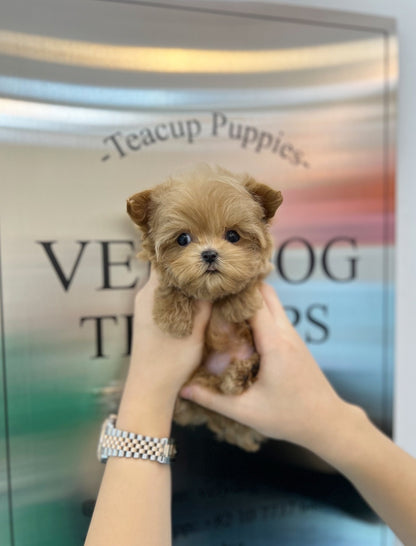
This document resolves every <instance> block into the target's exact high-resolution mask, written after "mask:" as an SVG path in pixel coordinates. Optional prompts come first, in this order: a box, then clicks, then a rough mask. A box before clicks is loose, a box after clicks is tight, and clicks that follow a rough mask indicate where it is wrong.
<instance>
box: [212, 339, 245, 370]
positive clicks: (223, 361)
mask: <svg viewBox="0 0 416 546" xmlns="http://www.w3.org/2000/svg"><path fill="white" fill-rule="evenodd" d="M253 353H254V348H253V347H252V346H251V345H249V344H248V343H244V344H242V346H241V347H240V348H239V349H238V350H234V351H231V352H226V353H220V352H219V351H213V352H211V353H210V354H209V355H208V357H207V359H206V361H205V362H204V366H205V368H206V369H207V370H208V371H209V372H210V373H212V374H214V375H220V374H222V372H223V371H224V370H225V369H226V368H227V366H229V364H230V362H231V361H232V360H233V359H234V358H236V359H237V360H246V359H248V358H250V356H251V355H252V354H253Z"/></svg>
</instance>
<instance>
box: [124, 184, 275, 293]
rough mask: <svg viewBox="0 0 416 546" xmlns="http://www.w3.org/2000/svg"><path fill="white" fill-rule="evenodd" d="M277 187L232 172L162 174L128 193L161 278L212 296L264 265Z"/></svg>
mask: <svg viewBox="0 0 416 546" xmlns="http://www.w3.org/2000/svg"><path fill="white" fill-rule="evenodd" d="M281 200H282V199H281V195H280V192H275V191H274V190H272V189H270V188H268V187H267V186H263V185H259V184H257V183H255V182H254V181H253V180H252V179H250V180H248V181H247V182H246V183H245V184H244V183H242V182H241V181H239V180H238V179H236V178H234V177H232V176H224V175H223V176H217V177H215V178H212V177H211V178H209V179H205V178H198V177H195V179H192V178H191V179H188V180H186V181H183V180H175V181H168V182H167V183H165V184H162V185H160V186H157V187H156V188H155V189H154V190H149V191H147V192H141V193H139V194H136V195H134V196H132V197H131V198H130V199H129V201H128V212H129V214H130V216H131V217H132V219H133V220H134V221H135V223H136V224H138V225H139V227H140V228H141V229H142V232H143V236H144V237H143V246H144V248H145V250H146V252H147V256H148V258H149V259H150V260H151V261H152V263H153V264H154V266H155V267H156V268H157V270H158V271H159V272H160V274H161V276H162V279H163V282H166V283H167V284H168V285H169V286H174V287H176V288H178V289H180V290H181V291H182V292H183V293H185V294H186V295H187V296H189V297H194V298H198V299H208V300H211V301H214V300H216V299H218V298H221V297H224V296H226V295H230V294H236V293H238V292H240V291H241V290H243V289H244V288H245V287H246V286H247V285H248V284H249V283H250V281H252V280H253V279H255V278H256V277H257V276H258V275H259V274H261V273H263V272H265V271H266V269H267V263H268V260H269V257H270V252H271V247H272V243H271V239H270V236H269V233H268V222H269V220H270V218H271V216H273V214H274V212H275V210H276V208H277V206H279V204H280V202H281Z"/></svg>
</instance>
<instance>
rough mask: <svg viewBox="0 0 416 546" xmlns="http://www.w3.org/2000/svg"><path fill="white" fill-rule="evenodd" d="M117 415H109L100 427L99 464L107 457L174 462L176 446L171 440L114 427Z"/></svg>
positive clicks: (164, 462)
mask: <svg viewBox="0 0 416 546" xmlns="http://www.w3.org/2000/svg"><path fill="white" fill-rule="evenodd" d="M116 420H117V415H115V414H111V415H110V416H109V417H107V419H106V420H105V421H104V423H103V425H102V427H101V434H100V440H99V442H98V448H97V458H98V460H99V461H100V462H101V463H105V462H107V459H108V458H109V457H126V458H130V459H148V460H150V461H157V462H158V463H162V464H168V463H170V462H172V461H174V460H175V455H176V446H175V441H174V440H173V438H153V437H152V436H143V435H142V434H135V433H134V432H127V431H126V430H120V429H118V428H116V427H115V425H116Z"/></svg>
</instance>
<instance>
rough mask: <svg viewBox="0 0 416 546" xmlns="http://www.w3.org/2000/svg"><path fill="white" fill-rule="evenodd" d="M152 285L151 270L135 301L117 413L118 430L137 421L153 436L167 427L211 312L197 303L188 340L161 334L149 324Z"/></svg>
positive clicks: (197, 358) (196, 357) (195, 362)
mask: <svg viewBox="0 0 416 546" xmlns="http://www.w3.org/2000/svg"><path fill="white" fill-rule="evenodd" d="M157 286H158V278H157V274H156V273H155V272H154V271H152V273H151V275H150V278H149V280H148V282H147V283H146V285H145V286H144V287H143V288H142V289H141V290H140V291H139V292H138V293H137V294H136V297H135V302H134V324H133V340H132V351H131V358H130V367H129V372H128V376H127V380H126V383H125V386H124V391H123V395H122V399H121V404H120V409H119V412H118V426H119V427H121V426H122V425H121V424H123V425H124V426H125V427H128V426H130V427H134V426H135V423H136V422H137V421H138V417H140V419H139V424H141V423H142V422H144V425H145V426H146V427H147V426H148V427H149V431H152V432H153V434H156V432H154V431H157V430H159V429H160V426H161V427H162V429H164V430H166V429H167V428H168V427H170V421H171V418H172V413H173V407H174V404H175V400H176V398H177V396H178V393H179V390H180V388H181V387H182V385H184V383H185V382H186V381H187V380H188V379H189V377H190V375H191V374H192V372H193V370H194V369H195V368H196V366H197V365H198V364H199V363H200V361H201V358H202V352H203V347H204V334H205V328H206V325H207V323H208V320H209V317H210V314H211V304H210V303H208V302H206V301H197V302H196V304H195V305H196V312H195V317H194V323H193V330H192V333H191V335H190V336H187V337H184V338H180V339H179V338H175V337H173V336H171V335H169V334H167V333H165V332H163V331H162V330H160V328H159V327H158V326H157V324H156V323H155V322H154V320H153V312H152V311H153V301H154V292H155V289H156V288H157Z"/></svg>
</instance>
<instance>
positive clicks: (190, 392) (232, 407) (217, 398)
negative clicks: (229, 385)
mask: <svg viewBox="0 0 416 546" xmlns="http://www.w3.org/2000/svg"><path fill="white" fill-rule="evenodd" d="M179 394H180V396H181V397H182V398H185V399H186V400H191V401H192V402H195V403H196V404H199V405H200V406H203V407H204V408H207V409H209V410H212V411H215V412H217V413H221V414H222V415H225V416H226V417H229V418H230V419H234V420H236V421H238V413H239V411H238V408H239V401H240V400H239V398H238V397H236V396H229V395H225V394H220V393H216V392H213V391H211V390H209V389H207V388H205V387H202V386H201V385H198V384H190V385H187V386H186V387H184V388H183V389H182V390H181V391H180V393H179Z"/></svg>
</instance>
